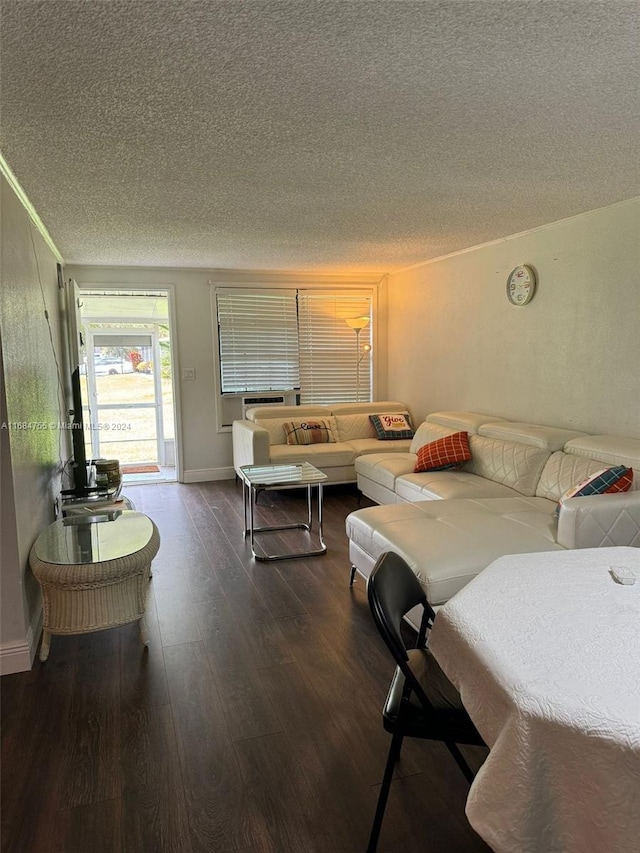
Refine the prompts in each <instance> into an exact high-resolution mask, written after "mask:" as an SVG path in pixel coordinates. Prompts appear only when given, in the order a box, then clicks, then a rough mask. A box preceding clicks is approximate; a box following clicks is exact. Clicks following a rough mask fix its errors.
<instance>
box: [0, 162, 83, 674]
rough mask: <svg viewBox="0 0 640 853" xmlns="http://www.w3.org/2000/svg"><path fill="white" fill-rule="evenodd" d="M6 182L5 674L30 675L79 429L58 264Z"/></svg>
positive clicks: (0, 190)
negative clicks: (41, 571)
mask: <svg viewBox="0 0 640 853" xmlns="http://www.w3.org/2000/svg"><path fill="white" fill-rule="evenodd" d="M0 181H1V186H0V194H1V206H2V227H1V232H0V238H1V242H2V279H1V287H0V330H1V336H0V337H1V344H2V362H3V364H2V367H3V370H2V377H3V380H4V388H3V389H2V395H1V396H2V400H1V402H2V407H1V412H2V426H3V427H4V428H3V429H2V437H1V441H0V450H1V457H2V458H1V472H0V473H1V476H2V488H1V498H2V548H1V552H0V553H1V556H2V565H1V568H0V584H1V586H2V596H1V598H2V603H1V621H0V669H1V671H2V673H3V674H4V673H8V672H17V671H20V670H24V669H28V668H29V667H30V665H31V662H32V659H33V654H34V651H35V645H36V644H37V641H38V639H39V626H40V620H41V612H42V604H41V596H40V588H39V587H38V584H37V582H36V580H35V578H34V577H33V575H32V574H31V571H30V569H29V567H28V559H29V550H30V548H31V545H32V544H33V542H34V541H35V539H36V538H37V536H38V534H39V533H40V531H41V530H43V529H44V528H45V527H46V526H47V525H48V524H50V523H51V522H52V521H53V520H54V501H55V499H56V497H57V496H58V495H59V493H60V488H61V480H60V474H61V469H62V467H63V465H64V463H65V462H66V460H67V458H68V455H69V453H68V437H69V432H68V431H66V432H65V431H64V430H59V429H58V428H57V424H58V422H63V421H65V420H66V405H67V404H66V400H65V396H64V393H63V390H62V388H61V384H60V382H59V378H58V372H57V368H56V359H57V361H58V364H59V366H60V371H61V374H60V377H61V381H62V383H64V382H65V381H66V377H67V375H68V367H67V364H66V361H65V356H66V349H65V346H64V344H63V341H64V338H63V335H64V330H63V316H62V300H61V291H59V290H58V283H57V270H56V258H55V257H54V255H53V253H52V252H51V250H50V249H49V248H48V246H47V245H46V243H45V242H44V240H43V239H42V237H41V236H40V233H39V232H38V230H37V229H36V227H35V226H34V225H33V224H32V223H31V220H30V219H29V217H28V215H27V213H26V211H25V209H24V207H23V206H22V204H21V203H20V202H19V200H18V198H17V197H16V195H15V194H14V192H13V190H12V189H11V188H10V186H9V185H8V183H7V182H6V181H5V179H4V177H2V178H1V179H0ZM45 310H46V311H47V313H48V315H49V322H50V328H49V325H48V323H47V319H46V317H45ZM51 423H53V424H54V426H53V427H50V426H49V425H50V424H51ZM15 424H19V425H24V424H30V425H32V428H22V427H21V426H20V427H19V426H15ZM33 425H44V426H38V427H37V428H33Z"/></svg>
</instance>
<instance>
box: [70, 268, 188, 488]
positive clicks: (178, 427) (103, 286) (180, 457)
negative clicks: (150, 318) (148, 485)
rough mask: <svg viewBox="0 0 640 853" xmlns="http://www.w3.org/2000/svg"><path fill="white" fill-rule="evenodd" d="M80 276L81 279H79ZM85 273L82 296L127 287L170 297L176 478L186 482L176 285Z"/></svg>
mask: <svg viewBox="0 0 640 853" xmlns="http://www.w3.org/2000/svg"><path fill="white" fill-rule="evenodd" d="M78 279H80V280H78ZM81 280H82V276H80V275H78V276H77V278H76V281H77V284H78V290H79V294H78V295H79V297H80V299H82V295H83V293H85V294H88V293H95V292H99V291H126V292H128V293H139V294H140V295H144V294H145V293H146V294H150V293H152V292H154V293H160V294H166V295H167V297H168V306H169V335H170V338H171V390H172V393H173V416H174V421H175V423H174V428H175V454H176V460H175V462H176V480H177V482H178V483H184V453H183V441H182V406H181V400H180V394H179V386H178V377H179V376H180V361H179V353H178V336H177V325H176V294H175V285H174V284H171V283H168V284H156V283H155V282H153V281H151V282H146V283H145V284H133V283H131V282H128V281H121V282H118V283H114V282H109V283H105V282H87V281H82V283H81ZM103 321H104V322H105V323H108V322H116V323H117V322H121V318H117V319H114V318H111V319H109V318H107V317H104V318H103Z"/></svg>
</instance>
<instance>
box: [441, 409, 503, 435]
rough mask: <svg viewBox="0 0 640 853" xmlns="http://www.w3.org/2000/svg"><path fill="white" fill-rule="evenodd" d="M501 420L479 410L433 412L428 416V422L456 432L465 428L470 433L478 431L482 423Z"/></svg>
mask: <svg viewBox="0 0 640 853" xmlns="http://www.w3.org/2000/svg"><path fill="white" fill-rule="evenodd" d="M501 420H502V418H498V417H496V416H495V415H482V414H480V413H479V412H433V413H432V414H430V415H428V416H427V418H426V421H427V423H430V424H439V425H440V426H444V427H449V429H451V430H453V431H454V432H459V431H460V430H465V431H466V432H468V433H469V435H474V434H475V433H477V432H478V430H479V429H480V427H481V426H482V424H486V423H496V422H498V421H501Z"/></svg>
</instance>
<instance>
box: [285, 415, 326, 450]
mask: <svg viewBox="0 0 640 853" xmlns="http://www.w3.org/2000/svg"><path fill="white" fill-rule="evenodd" d="M282 428H283V429H284V434H285V435H286V437H287V444H330V443H332V442H333V443H335V440H336V439H335V436H334V434H333V430H332V429H331V424H329V423H327V421H324V420H318V419H317V418H308V419H307V420H306V421H288V422H286V423H283V424H282Z"/></svg>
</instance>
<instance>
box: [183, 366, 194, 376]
mask: <svg viewBox="0 0 640 853" xmlns="http://www.w3.org/2000/svg"><path fill="white" fill-rule="evenodd" d="M182 378H183V379H195V378H196V369H195V367H183V368H182Z"/></svg>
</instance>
